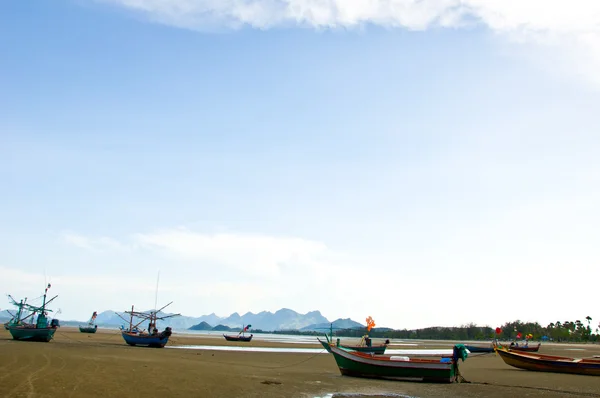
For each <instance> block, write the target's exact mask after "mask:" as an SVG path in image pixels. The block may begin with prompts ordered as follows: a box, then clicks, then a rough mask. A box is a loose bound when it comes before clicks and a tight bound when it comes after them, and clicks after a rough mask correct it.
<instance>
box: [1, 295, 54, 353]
mask: <svg viewBox="0 0 600 398" xmlns="http://www.w3.org/2000/svg"><path fill="white" fill-rule="evenodd" d="M48 289H50V284H48V286H47V287H46V289H45V290H44V296H43V300H42V305H41V307H38V306H34V305H31V304H27V299H25V300H21V301H20V302H17V301H16V300H15V299H13V298H12V296H10V295H9V298H10V300H11V301H12V304H13V305H15V306H16V307H17V313H16V314H15V316H14V317H13V319H12V320H11V321H9V322H8V323H7V324H6V325H5V328H6V329H8V331H9V332H10V334H11V335H12V338H13V339H14V340H23V341H43V342H49V341H50V340H52V338H53V337H54V333H55V332H56V329H57V328H59V327H60V323H59V321H58V319H52V320H51V321H50V323H48V317H47V315H48V312H51V311H52V310H50V309H48V308H47V305H48V304H50V302H52V301H53V300H54V299H55V298H56V297H58V296H54V297H53V298H51V299H50V300H47V301H46V296H47V294H48ZM29 311H30V312H31V313H30V314H28V315H27V316H25V313H26V312H29ZM36 314H37V319H36V321H35V323H26V322H25V321H24V320H25V319H27V318H29V317H31V318H33V317H34V316H35V315H36Z"/></svg>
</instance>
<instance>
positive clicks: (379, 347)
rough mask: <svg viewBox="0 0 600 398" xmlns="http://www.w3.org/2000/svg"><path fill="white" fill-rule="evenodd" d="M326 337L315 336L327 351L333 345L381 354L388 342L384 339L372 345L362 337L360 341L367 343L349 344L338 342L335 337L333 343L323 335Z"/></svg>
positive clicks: (383, 352)
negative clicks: (382, 341) (324, 338)
mask: <svg viewBox="0 0 600 398" xmlns="http://www.w3.org/2000/svg"><path fill="white" fill-rule="evenodd" d="M325 337H326V338H327V341H323V340H321V339H319V338H318V337H317V340H319V343H321V345H322V346H323V348H325V349H326V350H327V352H331V346H332V345H334V346H336V347H341V348H344V349H346V350H352V351H358V352H366V353H373V354H377V355H383V354H385V349H386V348H387V346H388V344H389V343H390V341H389V340H386V342H385V343H383V344H378V345H372V344H371V342H370V340H371V339H368V340H366V339H365V338H364V337H363V340H361V343H362V342H363V341H365V340H366V341H367V342H368V343H366V344H364V343H363V344H358V345H351V344H341V343H340V339H337V341H336V342H335V343H333V342H332V341H331V340H329V337H327V336H325Z"/></svg>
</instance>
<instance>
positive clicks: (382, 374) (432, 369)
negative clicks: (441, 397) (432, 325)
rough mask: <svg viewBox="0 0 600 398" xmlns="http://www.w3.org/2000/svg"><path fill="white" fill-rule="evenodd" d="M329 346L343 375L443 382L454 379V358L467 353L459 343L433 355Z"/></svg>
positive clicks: (464, 355)
mask: <svg viewBox="0 0 600 398" xmlns="http://www.w3.org/2000/svg"><path fill="white" fill-rule="evenodd" d="M329 349H330V350H331V353H332V354H333V357H334V358H335V362H336V363H337V366H338V368H339V369H340V373H341V374H342V375H344V376H354V377H367V378H381V379H397V380H419V381H429V382H445V383H452V382H454V381H457V377H458V376H459V372H458V360H459V359H462V360H463V361H464V360H465V359H466V358H467V355H468V353H467V350H466V348H465V347H464V346H462V345H457V346H455V347H454V350H453V354H452V355H451V356H447V357H444V356H440V357H439V358H437V359H432V358H418V357H417V356H414V357H412V358H411V357H407V356H394V355H374V354H372V353H363V352H357V351H351V350H348V349H344V348H342V347H337V346H335V345H330V347H329Z"/></svg>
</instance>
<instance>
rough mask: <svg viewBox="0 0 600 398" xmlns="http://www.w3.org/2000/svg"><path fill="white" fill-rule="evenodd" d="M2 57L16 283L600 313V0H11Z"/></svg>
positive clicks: (471, 314)
mask: <svg viewBox="0 0 600 398" xmlns="http://www.w3.org/2000/svg"><path fill="white" fill-rule="evenodd" d="M0 54H2V55H1V57H0V109H1V117H0V183H1V186H2V190H1V191H0V292H1V293H2V294H3V295H5V294H11V295H13V296H15V297H30V298H32V297H38V296H39V295H40V294H41V293H42V292H43V288H44V286H45V283H46V282H51V284H52V287H51V290H50V292H51V293H52V294H58V295H59V297H58V298H57V299H56V301H55V303H56V304H55V306H54V307H53V308H54V309H55V310H58V309H60V315H59V317H60V318H62V319H65V320H67V319H77V320H85V319H87V318H89V316H90V314H91V313H92V312H93V311H104V310H125V309H127V308H129V307H130V306H131V305H132V304H135V305H136V307H138V308H140V309H149V308H153V307H154V302H155V299H158V304H159V306H160V305H161V304H166V303H168V302H170V301H173V304H172V305H171V307H170V309H171V310H172V311H173V312H180V313H182V314H184V315H189V316H200V315H203V314H209V313H213V312H214V313H216V314H217V315H220V316H228V315H229V314H231V313H233V312H238V313H240V314H244V313H246V312H247V311H252V312H254V313H257V312H260V311H263V310H267V311H273V312H274V311H276V310H278V309H280V308H290V309H293V310H295V311H297V312H300V313H306V312H308V311H312V310H320V311H321V312H322V314H323V315H324V316H325V317H327V318H328V319H330V320H334V319H337V318H348V317H349V318H352V319H354V320H356V321H359V322H362V323H364V320H365V318H366V317H367V316H372V317H373V319H374V320H375V322H376V324H377V325H378V326H387V327H394V328H418V327H428V326H457V325H461V324H466V323H470V322H473V323H476V324H479V325H489V326H492V327H495V326H499V325H501V324H502V323H504V322H506V321H512V320H516V319H520V320H523V321H537V322H540V323H542V324H544V325H546V324H547V323H549V322H555V321H557V320H558V321H561V322H562V321H565V320H576V319H581V320H582V319H584V318H585V317H586V316H588V315H589V316H591V317H592V318H593V319H594V320H596V321H597V320H600V312H599V310H598V305H597V290H598V280H599V277H600V267H599V260H600V246H599V245H598V242H599V241H600V232H599V230H598V225H599V224H600V210H599V208H598V205H597V204H598V203H599V200H600V161H599V160H598V159H600V134H599V131H598V130H599V123H598V114H597V110H598V109H599V108H600V74H599V73H598V71H599V70H600V3H598V2H594V1H591V0H590V1H584V0H580V1H575V0H570V1H560V0H554V1H551V2H548V1H541V0H540V1H537V0H521V1H516V0H515V1H512V0H486V1H483V0H462V1H458V0H438V1H433V0H422V1H418V2H417V1H410V0H310V1H309V0H245V1H241V0H239V1H236V0H229V1H223V0H169V1H167V0H164V1H163V0H55V1H53V2H41V1H28V2H26V1H5V2H2V3H1V4H0ZM159 273H160V277H159V284H158V285H159V289H158V297H155V294H156V285H157V277H158V275H159ZM6 308H9V303H8V299H6V297H5V298H0V309H6ZM255 326H256V327H260V325H255Z"/></svg>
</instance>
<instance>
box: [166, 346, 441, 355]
mask: <svg viewBox="0 0 600 398" xmlns="http://www.w3.org/2000/svg"><path fill="white" fill-rule="evenodd" d="M166 348H179V349H188V350H215V351H248V352H287V353H301V354H320V353H323V354H327V351H326V350H325V349H324V348H294V347H243V346H230V345H227V346H215V345H173V346H166ZM385 353H386V354H397V355H452V350H445V349H437V350H390V349H387V350H386V351H385Z"/></svg>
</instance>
